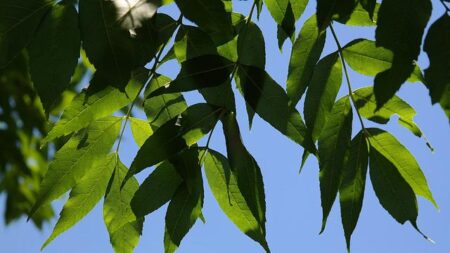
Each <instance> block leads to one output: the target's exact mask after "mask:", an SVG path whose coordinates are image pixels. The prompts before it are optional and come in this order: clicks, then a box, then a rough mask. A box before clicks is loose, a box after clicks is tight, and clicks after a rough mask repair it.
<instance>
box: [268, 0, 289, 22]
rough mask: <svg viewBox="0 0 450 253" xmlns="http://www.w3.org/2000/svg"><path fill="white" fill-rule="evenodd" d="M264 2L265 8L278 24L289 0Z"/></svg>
mask: <svg viewBox="0 0 450 253" xmlns="http://www.w3.org/2000/svg"><path fill="white" fill-rule="evenodd" d="M264 3H265V4H266V6H267V9H268V10H269V12H270V15H272V17H273V19H274V20H275V22H277V24H279V25H280V24H281V23H282V22H283V19H284V16H285V14H286V9H287V7H288V4H289V0H264Z"/></svg>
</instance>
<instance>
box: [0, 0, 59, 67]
mask: <svg viewBox="0 0 450 253" xmlns="http://www.w3.org/2000/svg"><path fill="white" fill-rule="evenodd" d="M52 4H53V1H50V0H3V1H2V2H1V3H0V68H5V67H6V66H7V65H8V64H9V63H11V62H12V61H13V60H14V58H15V57H17V56H18V55H19V54H20V52H21V51H22V49H23V48H24V47H26V46H27V45H28V44H29V43H30V41H31V40H32V38H33V36H34V34H35V32H36V30H37V28H38V26H39V24H40V21H41V19H42V18H43V17H44V15H45V14H46V13H47V12H48V10H49V9H50V8H51V6H52Z"/></svg>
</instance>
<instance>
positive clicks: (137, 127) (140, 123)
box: [129, 117, 153, 147]
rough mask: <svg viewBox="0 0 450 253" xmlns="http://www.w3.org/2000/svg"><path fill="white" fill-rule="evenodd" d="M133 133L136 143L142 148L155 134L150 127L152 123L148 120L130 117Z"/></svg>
mask: <svg viewBox="0 0 450 253" xmlns="http://www.w3.org/2000/svg"><path fill="white" fill-rule="evenodd" d="M129 120H130V127H131V133H132V134H133V138H134V141H135V142H136V144H137V145H138V146H139V147H141V146H142V145H143V144H144V142H145V141H146V140H147V139H148V137H150V135H152V134H153V130H152V128H151V127H150V123H149V122H148V121H146V120H142V119H138V118H133V117H130V119H129Z"/></svg>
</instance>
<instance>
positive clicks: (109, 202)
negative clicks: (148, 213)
mask: <svg viewBox="0 0 450 253" xmlns="http://www.w3.org/2000/svg"><path fill="white" fill-rule="evenodd" d="M117 159H118V158H117ZM127 170H128V169H127V168H126V166H125V165H124V164H123V163H122V162H121V161H120V160H119V159H118V160H117V165H116V167H115V169H114V173H113V176H112V178H111V181H110V183H109V186H108V189H107V192H106V196H105V201H104V204H103V220H104V222H105V225H106V228H107V229H108V233H109V240H110V242H111V245H112V246H113V248H114V251H115V252H116V253H132V252H133V250H134V248H135V247H136V245H137V244H138V242H139V238H140V236H141V234H142V228H143V224H144V218H138V217H136V216H135V215H134V213H133V211H132V209H131V206H130V203H131V199H132V198H133V196H134V194H135V193H136V191H137V190H138V188H139V183H138V181H137V180H136V179H135V178H134V177H132V178H130V180H128V181H127V182H126V184H125V185H124V186H123V187H122V186H121V184H122V181H123V179H124V177H125V175H126V174H127Z"/></svg>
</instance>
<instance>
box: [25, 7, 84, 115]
mask: <svg viewBox="0 0 450 253" xmlns="http://www.w3.org/2000/svg"><path fill="white" fill-rule="evenodd" d="M49 50H51V52H49ZM29 55H30V72H31V78H32V80H33V86H34V88H35V89H36V91H37V92H38V94H39V97H40V98H41V101H42V105H43V106H44V109H45V111H46V113H47V114H49V113H50V111H51V109H52V107H54V106H55V105H56V102H57V101H58V98H59V97H60V95H61V93H62V92H63V91H64V90H65V89H67V88H68V86H69V84H70V77H71V76H72V74H73V73H74V70H75V66H76V65H77V63H78V57H79V55H80V31H79V29H78V13H77V11H76V9H75V7H74V6H73V5H72V4H71V3H65V2H61V3H60V4H57V5H55V6H53V8H52V9H51V11H50V12H49V13H48V14H47V15H46V16H45V18H44V20H43V21H42V24H41V25H40V27H39V29H38V30H37V33H36V36H35V37H34V38H33V40H32V42H31V44H30V46H29Z"/></svg>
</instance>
